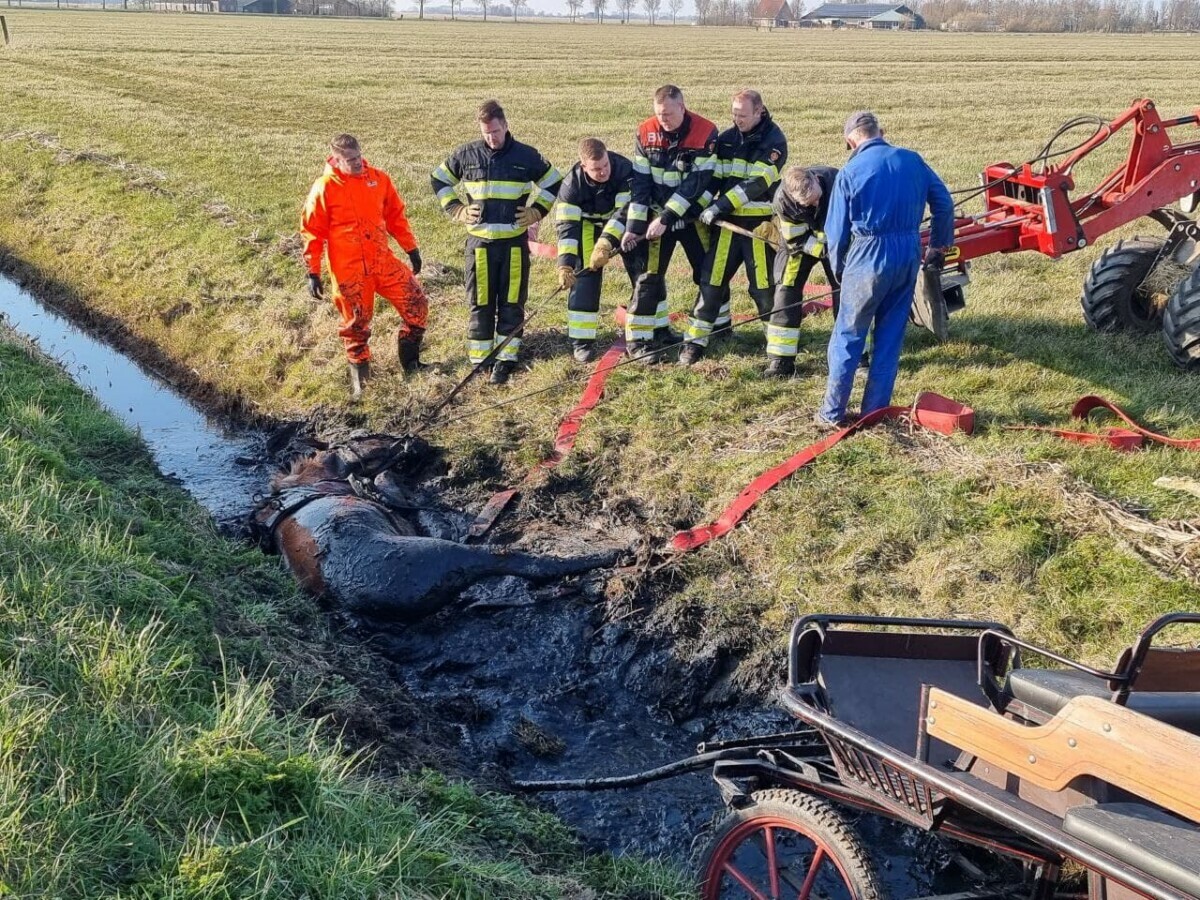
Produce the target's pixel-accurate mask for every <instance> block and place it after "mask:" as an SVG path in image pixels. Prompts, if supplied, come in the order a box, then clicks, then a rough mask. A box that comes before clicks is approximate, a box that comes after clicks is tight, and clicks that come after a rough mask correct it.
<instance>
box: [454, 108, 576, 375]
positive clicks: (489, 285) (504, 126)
mask: <svg viewBox="0 0 1200 900" xmlns="http://www.w3.org/2000/svg"><path fill="white" fill-rule="evenodd" d="M475 120H476V121H477V122H478V123H479V133H480V136H481V138H480V140H477V141H471V142H470V143H467V144H463V145H462V146H461V147H459V148H458V149H456V150H455V151H454V152H453V153H451V154H450V157H449V158H448V159H447V160H446V161H445V162H444V163H442V164H441V165H440V166H438V167H437V169H435V170H434V172H433V179H432V180H433V190H434V193H435V194H437V198H438V201H439V202H440V203H441V205H442V209H443V210H444V211H445V212H446V213H447V214H448V215H449V216H450V218H452V219H453V220H454V221H456V222H458V223H460V224H462V225H465V226H467V254H466V282H467V302H468V303H470V305H471V314H470V320H469V324H468V326H467V353H468V355H469V356H470V358H471V362H472V363H475V364H478V363H480V362H482V361H483V360H484V358H485V357H486V356H487V355H488V354H489V353H491V351H492V348H493V347H494V346H495V345H496V344H497V343H499V342H500V340H502V339H503V338H504V337H507V336H508V335H510V334H513V333H514V332H515V331H517V330H518V329H519V328H520V326H521V323H522V322H523V321H524V319H525V301H526V300H527V299H528V297H529V238H528V234H527V231H528V230H529V229H530V228H531V227H534V226H536V225H537V223H538V222H540V221H541V220H542V218H543V217H545V215H546V214H547V213H548V212H550V207H551V206H552V205H553V204H554V197H555V193H556V192H557V190H558V186H559V184H560V183H561V181H562V176H561V175H560V174H559V173H558V169H556V168H554V166H552V165H551V164H550V163H549V162H547V161H546V159H545V157H543V156H542V154H540V153H539V152H538V151H537V150H535V149H534V148H533V147H531V146H529V145H528V144H522V143H521V142H520V141H518V140H516V139H514V138H513V136H512V134H511V133H510V132H509V130H508V120H507V119H506V118H505V116H504V110H503V109H502V108H501V106H500V104H499V103H497V102H496V101H495V100H489V101H487V102H486V103H484V104H483V105H482V106H480V107H479V109H478V110H477V111H476V114H475ZM520 348H521V339H520V338H519V337H518V338H513V339H512V340H511V341H509V343H508V344H507V345H506V346H505V347H504V349H503V350H501V351H500V353H499V355H498V356H497V358H496V361H495V364H494V365H493V366H492V377H491V381H492V384H505V383H506V382H507V381H508V379H509V378H510V377H511V376H512V373H513V372H514V371H515V370H516V368H517V358H518V353H519V352H520Z"/></svg>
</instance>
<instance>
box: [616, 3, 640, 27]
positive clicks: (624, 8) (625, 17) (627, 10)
mask: <svg viewBox="0 0 1200 900" xmlns="http://www.w3.org/2000/svg"><path fill="white" fill-rule="evenodd" d="M635 3H637V0H617V6H618V7H620V9H621V21H622V22H628V21H629V16H630V14H631V13H632V12H633V6H634V4H635Z"/></svg>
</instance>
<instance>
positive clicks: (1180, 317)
mask: <svg viewBox="0 0 1200 900" xmlns="http://www.w3.org/2000/svg"><path fill="white" fill-rule="evenodd" d="M1162 328H1163V341H1164V342H1165V343H1166V345H1167V352H1168V353H1170V354H1171V359H1173V360H1175V365H1177V366H1179V368H1181V369H1184V370H1186V371H1189V372H1200V268H1196V269H1193V270H1192V274H1191V275H1189V276H1188V277H1187V278H1185V279H1183V281H1181V282H1180V283H1179V285H1178V287H1176V288H1175V290H1174V292H1172V294H1171V299H1170V300H1168V301H1167V309H1166V312H1164V313H1163V324H1162Z"/></svg>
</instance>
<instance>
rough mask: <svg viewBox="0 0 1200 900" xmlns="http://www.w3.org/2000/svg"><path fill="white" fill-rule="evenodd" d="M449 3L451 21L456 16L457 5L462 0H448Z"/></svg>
mask: <svg viewBox="0 0 1200 900" xmlns="http://www.w3.org/2000/svg"><path fill="white" fill-rule="evenodd" d="M448 2H449V3H450V21H451V22H453V21H454V20H455V19H456V18H458V15H457V13H458V7H459V6H460V5H461V4H462V0H448Z"/></svg>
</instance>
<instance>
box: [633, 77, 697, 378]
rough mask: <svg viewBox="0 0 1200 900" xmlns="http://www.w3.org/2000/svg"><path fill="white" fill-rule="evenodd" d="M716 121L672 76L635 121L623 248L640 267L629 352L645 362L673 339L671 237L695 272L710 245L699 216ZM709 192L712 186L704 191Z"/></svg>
mask: <svg viewBox="0 0 1200 900" xmlns="http://www.w3.org/2000/svg"><path fill="white" fill-rule="evenodd" d="M716 146H717V127H716V126H715V125H714V124H713V123H712V122H710V121H709V120H708V119H705V118H704V117H703V116H699V115H697V114H696V113H694V112H692V111H691V110H689V109H688V108H687V107H686V105H685V104H684V101H683V92H682V91H681V90H680V89H679V88H677V87H676V86H675V85H673V84H668V85H664V86H663V87H660V88H659V89H658V90H657V91H655V92H654V115H653V116H651V117H650V118H649V119H647V120H646V121H644V122H643V123H642V124H641V125H640V126H639V127H638V132H637V139H636V148H635V151H634V157H633V200H632V202H631V203H630V205H629V222H628V227H627V228H626V231H625V235H624V236H623V237H622V238H621V249H622V250H624V251H626V252H632V255H633V259H634V265H635V267H636V268H637V271H638V272H640V273H641V274H639V275H638V279H637V284H636V286H635V287H634V291H633V303H632V308H631V310H630V312H629V315H627V316H626V319H625V322H626V325H625V338H626V346H627V352H628V353H629V355H630V356H631V357H633V358H635V359H640V360H641V361H643V362H646V363H652V362H656V361H657V359H658V352H657V351H658V350H659V349H660V348H661V347H662V346H663V345H664V344H668V343H671V342H672V340H673V337H674V336H673V335H672V334H671V331H670V328H669V327H668V320H667V285H666V272H667V266H668V265H669V264H670V262H671V254H672V253H673V252H674V250H675V246H676V244H680V245H682V246H683V251H684V253H686V254H687V258H688V262H689V263H690V264H691V266H692V280H693V281H694V282H695V283H696V284H699V283H700V270H701V267H702V266H703V265H704V255H705V253H706V252H707V250H708V227H707V226H703V225H700V224H699V222H697V221H696V217H697V216H698V215H699V213H700V209H701V207H702V203H703V201H702V199H701V198H702V197H703V196H704V195H705V193H706V192H707V191H709V189H710V187H711V185H712V181H713V176H714V173H715V171H716V156H715V154H716ZM709 197H710V198H711V194H710V195H709Z"/></svg>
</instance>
